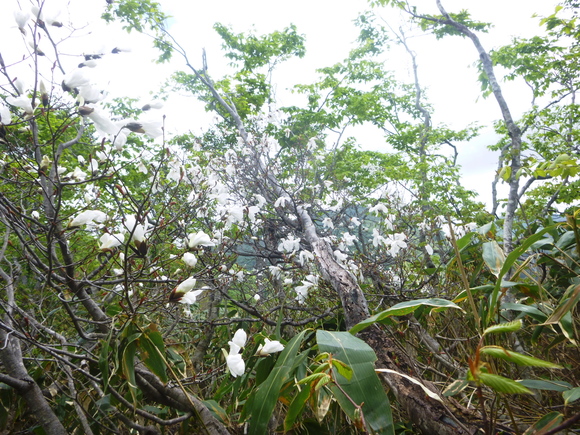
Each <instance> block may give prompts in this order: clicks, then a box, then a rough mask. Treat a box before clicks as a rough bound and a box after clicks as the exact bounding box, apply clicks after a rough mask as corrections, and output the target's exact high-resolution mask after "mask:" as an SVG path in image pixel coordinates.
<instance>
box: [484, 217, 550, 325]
mask: <svg viewBox="0 0 580 435" xmlns="http://www.w3.org/2000/svg"><path fill="white" fill-rule="evenodd" d="M555 228H556V225H550V226H548V227H546V228H543V229H541V230H540V231H538V232H537V233H536V234H533V235H531V236H530V237H528V238H527V239H525V240H524V241H523V242H522V244H521V245H520V246H518V247H517V248H515V249H514V250H513V251H512V252H510V254H509V255H508V256H507V257H506V259H505V261H504V263H503V266H502V268H501V270H500V272H499V275H498V277H497V281H496V283H495V287H494V289H493V292H492V293H491V298H490V300H489V308H490V309H489V310H488V313H487V318H486V324H489V323H490V322H491V319H492V318H493V316H494V315H495V310H496V305H497V300H498V297H499V291H500V289H501V287H502V285H501V284H502V282H501V281H502V277H503V276H504V275H505V274H506V273H507V272H508V270H510V269H511V268H512V266H513V265H514V263H515V262H516V261H517V259H518V258H519V257H520V256H521V255H522V254H523V253H525V252H526V251H527V250H528V248H529V247H530V246H532V245H533V244H534V243H536V242H537V241H538V240H540V239H541V238H542V237H544V234H545V233H547V232H548V231H552V230H554V229H555Z"/></svg>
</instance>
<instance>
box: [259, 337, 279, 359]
mask: <svg viewBox="0 0 580 435" xmlns="http://www.w3.org/2000/svg"><path fill="white" fill-rule="evenodd" d="M283 350H284V345H283V344H282V343H280V342H279V341H278V340H269V339H267V338H265V339H264V344H263V345H262V344H261V345H260V346H259V347H258V351H257V352H256V355H258V356H268V355H270V354H271V353H275V352H282V351H283Z"/></svg>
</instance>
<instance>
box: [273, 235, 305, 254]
mask: <svg viewBox="0 0 580 435" xmlns="http://www.w3.org/2000/svg"><path fill="white" fill-rule="evenodd" d="M299 249H300V239H295V238H294V236H293V235H292V234H290V235H289V236H288V238H287V239H282V240H281V241H280V244H279V245H278V251H280V252H286V253H292V252H294V251H297V250H299Z"/></svg>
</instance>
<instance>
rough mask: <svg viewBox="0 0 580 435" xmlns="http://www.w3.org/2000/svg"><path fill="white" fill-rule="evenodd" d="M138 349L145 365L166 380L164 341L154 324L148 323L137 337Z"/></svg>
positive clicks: (162, 379)
mask: <svg viewBox="0 0 580 435" xmlns="http://www.w3.org/2000/svg"><path fill="white" fill-rule="evenodd" d="M139 349H140V350H141V354H142V356H143V362H144V363H145V365H146V366H147V367H148V368H149V369H150V370H151V371H152V372H153V373H155V374H156V375H157V376H158V377H159V379H160V380H161V381H162V382H163V383H166V382H167V371H166V363H165V343H164V342H163V336H162V335H161V334H160V333H159V331H158V330H157V326H156V325H154V324H151V325H149V326H148V327H147V328H146V329H145V330H144V331H143V336H142V337H140V338H139Z"/></svg>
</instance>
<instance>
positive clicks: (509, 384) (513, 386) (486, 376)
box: [478, 372, 532, 394]
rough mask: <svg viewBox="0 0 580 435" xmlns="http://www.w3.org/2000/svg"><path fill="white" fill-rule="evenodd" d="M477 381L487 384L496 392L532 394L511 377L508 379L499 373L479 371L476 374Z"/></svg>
mask: <svg viewBox="0 0 580 435" xmlns="http://www.w3.org/2000/svg"><path fill="white" fill-rule="evenodd" d="M478 379H479V381H481V382H482V383H483V384H485V385H487V386H488V387H490V388H492V389H493V390H494V391H497V392H498V393H506V394H532V392H531V391H530V390H529V389H527V388H526V387H524V386H523V385H520V384H519V383H517V382H516V381H514V380H513V379H508V378H505V377H503V376H500V375H494V374H491V373H483V372H481V373H479V376H478Z"/></svg>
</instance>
